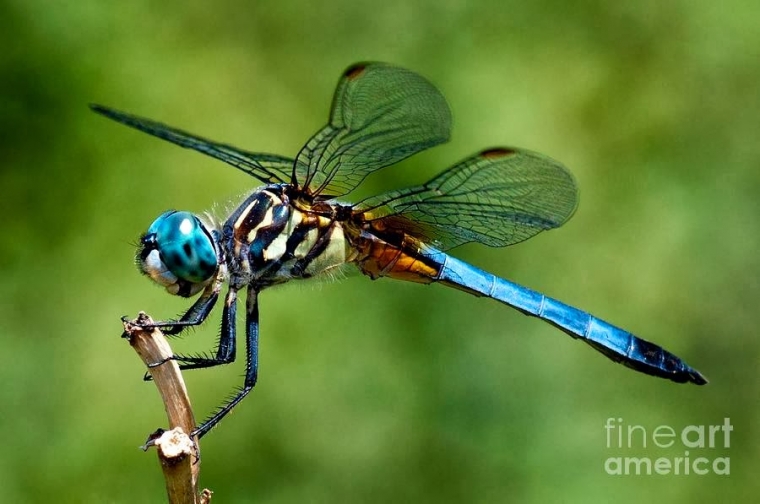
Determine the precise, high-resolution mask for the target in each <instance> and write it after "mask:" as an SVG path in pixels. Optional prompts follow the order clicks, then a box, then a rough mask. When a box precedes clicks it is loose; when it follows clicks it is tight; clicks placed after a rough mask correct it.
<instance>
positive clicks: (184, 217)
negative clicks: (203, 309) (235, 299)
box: [136, 210, 220, 297]
mask: <svg viewBox="0 0 760 504" xmlns="http://www.w3.org/2000/svg"><path fill="white" fill-rule="evenodd" d="M218 250H219V248H218V244H217V240H216V237H215V234H214V233H212V232H211V231H210V230H209V228H208V227H207V226H206V225H205V224H204V223H203V222H201V220H200V219H199V218H198V217H197V216H195V215H193V214H192V213H190V212H178V211H176V210H169V211H168V212H164V213H163V214H161V216H160V217H159V218H158V219H156V220H155V221H153V224H151V225H150V227H149V228H148V232H147V233H145V234H144V235H143V236H142V238H141V239H140V245H139V249H138V251H137V257H136V260H137V264H138V266H139V268H140V271H142V272H143V273H144V274H145V275H147V276H149V277H150V278H151V279H152V280H153V281H154V282H156V283H157V284H159V285H162V286H164V287H165V288H166V290H167V291H168V292H169V293H170V294H175V295H178V296H182V297H190V296H193V295H195V294H197V293H198V292H200V291H201V290H202V289H203V288H204V287H206V286H207V285H208V284H209V282H211V280H212V279H213V278H214V275H215V274H216V272H217V270H218V269H219V260H220V259H219V254H218V253H217V251H218Z"/></svg>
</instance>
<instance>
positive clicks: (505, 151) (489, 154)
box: [480, 147, 517, 159]
mask: <svg viewBox="0 0 760 504" xmlns="http://www.w3.org/2000/svg"><path fill="white" fill-rule="evenodd" d="M513 154H517V151H516V150H514V149H510V148H507V147H494V148H493V149H486V150H484V151H482V152H481V153H480V157H483V158H486V159H497V158H501V157H505V156H511V155H513Z"/></svg>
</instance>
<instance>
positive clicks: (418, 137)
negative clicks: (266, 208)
mask: <svg viewBox="0 0 760 504" xmlns="http://www.w3.org/2000/svg"><path fill="white" fill-rule="evenodd" d="M450 127H451V112H450V111H449V106H448V104H447V103H446V100H445V99H444V97H443V95H441V93H440V92H439V91H438V90H437V89H436V88H435V87H434V86H433V85H432V84H431V83H430V82H428V81H427V80H426V79H424V78H423V77H421V76H419V75H417V74H415V73H413V72H410V71H409V70H405V69H403V68H398V67H394V66H391V65H387V64H383V63H361V64H357V65H353V66H351V67H350V68H348V70H346V71H345V72H344V74H343V76H342V77H341V79H340V82H338V87H337V89H336V90H335V96H334V97H333V103H332V109H331V112H330V123H329V124H328V125H327V126H325V127H324V128H322V129H321V130H320V131H319V132H317V133H316V134H315V135H314V136H313V137H312V138H311V139H310V140H309V142H308V143H307V144H306V145H305V146H304V147H303V149H301V152H299V154H298V157H297V158H296V178H297V181H298V183H299V185H300V186H301V187H304V188H305V189H306V192H307V193H308V194H310V195H312V196H316V195H319V194H323V195H327V196H329V197H337V196H342V195H344V194H347V193H349V192H351V190H353V189H354V188H355V187H356V186H358V185H359V184H360V183H361V182H362V180H364V178H365V177H367V175H369V174H370V173H372V172H373V171H375V170H378V169H380V168H383V167H385V166H389V165H392V164H394V163H397V162H399V161H401V160H402V159H404V158H406V157H408V156H411V155H412V154H415V153H417V152H420V151H422V150H424V149H427V148H429V147H432V146H434V145H437V144H439V143H442V142H445V141H447V140H448V139H449V131H450Z"/></svg>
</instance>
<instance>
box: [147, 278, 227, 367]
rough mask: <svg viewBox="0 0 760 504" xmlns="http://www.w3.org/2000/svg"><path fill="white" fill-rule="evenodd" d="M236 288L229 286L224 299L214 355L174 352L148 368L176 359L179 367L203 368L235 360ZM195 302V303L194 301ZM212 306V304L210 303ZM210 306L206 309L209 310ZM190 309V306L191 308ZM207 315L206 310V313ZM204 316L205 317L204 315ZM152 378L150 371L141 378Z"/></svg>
mask: <svg viewBox="0 0 760 504" xmlns="http://www.w3.org/2000/svg"><path fill="white" fill-rule="evenodd" d="M236 302H237V290H236V289H232V288H230V290H229V291H228V292H227V297H226V298H225V299H224V311H223V313H222V331H221V334H220V335H219V344H218V345H217V347H216V351H215V354H216V355H215V356H214V357H210V356H208V355H179V354H174V355H172V356H171V357H168V358H166V359H164V360H161V361H158V362H154V363H151V364H149V365H148V367H149V368H154V367H158V366H160V365H161V364H164V363H165V362H168V361H170V360H173V361H177V362H178V363H179V368H180V369H182V370H183V371H184V370H187V369H203V368H209V367H214V366H221V365H223V364H229V363H231V362H234V361H235V315H236V312H237V310H236V307H237V304H236ZM196 304H197V303H196ZM211 306H213V304H211ZM210 309H211V308H210V307H209V308H208V310H209V311H210ZM191 310H192V308H191ZM206 315H208V312H207V313H206ZM204 318H205V317H204ZM152 379H153V378H152V377H151V375H150V373H145V376H143V380H145V381H151V380H152Z"/></svg>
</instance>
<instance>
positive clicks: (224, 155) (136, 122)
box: [90, 105, 293, 184]
mask: <svg viewBox="0 0 760 504" xmlns="http://www.w3.org/2000/svg"><path fill="white" fill-rule="evenodd" d="M90 108H91V109H92V110H93V111H95V112H97V113H98V114H101V115H104V116H106V117H108V118H109V119H113V120H114V121H117V122H120V123H122V124H126V125H127V126H131V127H132V128H135V129H138V130H140V131H143V132H145V133H148V134H149V135H153V136H155V137H158V138H161V139H163V140H167V141H169V142H172V143H174V144H177V145H179V146H180V147H185V148H187V149H193V150H196V151H198V152H202V153H204V154H207V155H209V156H211V157H215V158H216V159H219V160H221V161H224V162H225V163H228V164H231V165H232V166H234V167H235V168H238V169H240V170H242V171H244V172H246V173H248V174H249V175H253V176H254V177H256V178H257V179H259V180H261V181H262V182H264V183H266V184H276V183H290V182H291V180H292V179H293V175H292V174H293V160H292V159H289V158H286V157H283V156H278V155H274V154H259V153H253V152H246V151H244V150H240V149H238V148H237V147H233V146H231V145H226V144H222V143H217V142H214V141H212V140H207V139H205V138H202V137H199V136H196V135H193V134H190V133H187V132H185V131H182V130H179V129H176V128H172V127H171V126H166V125H165V124H161V123H159V122H156V121H152V120H150V119H145V118H143V117H138V116H134V115H131V114H126V113H124V112H119V111H118V110H114V109H112V108H108V107H104V106H102V105H90Z"/></svg>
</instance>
